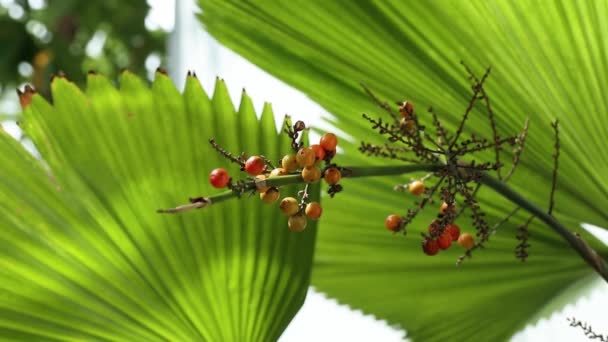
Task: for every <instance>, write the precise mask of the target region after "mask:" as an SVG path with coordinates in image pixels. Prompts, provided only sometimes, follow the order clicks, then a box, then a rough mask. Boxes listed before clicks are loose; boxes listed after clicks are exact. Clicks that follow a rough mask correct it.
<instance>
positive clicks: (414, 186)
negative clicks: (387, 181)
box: [408, 180, 425, 196]
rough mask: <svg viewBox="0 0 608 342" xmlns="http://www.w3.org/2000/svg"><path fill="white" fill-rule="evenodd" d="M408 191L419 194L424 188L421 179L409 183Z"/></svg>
mask: <svg viewBox="0 0 608 342" xmlns="http://www.w3.org/2000/svg"><path fill="white" fill-rule="evenodd" d="M408 189H409V191H410V193H412V194H414V195H416V196H418V195H421V194H422V193H423V192H424V190H425V188H424V183H422V182H421V181H418V180H417V181H413V182H411V183H410V185H409V187H408Z"/></svg>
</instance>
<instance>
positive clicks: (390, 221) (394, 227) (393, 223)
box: [384, 214, 401, 232]
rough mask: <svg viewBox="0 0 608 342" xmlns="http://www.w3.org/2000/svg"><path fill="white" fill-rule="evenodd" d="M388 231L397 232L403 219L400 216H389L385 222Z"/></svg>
mask: <svg viewBox="0 0 608 342" xmlns="http://www.w3.org/2000/svg"><path fill="white" fill-rule="evenodd" d="M384 226H385V227H386V229H388V230H390V231H393V232H397V231H399V229H400V228H401V217H400V216H399V215H394V214H393V215H388V216H387V217H386V220H385V221H384Z"/></svg>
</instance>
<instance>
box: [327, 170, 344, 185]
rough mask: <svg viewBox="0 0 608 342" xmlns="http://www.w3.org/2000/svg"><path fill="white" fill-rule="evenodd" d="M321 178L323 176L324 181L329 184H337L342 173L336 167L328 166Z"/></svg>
mask: <svg viewBox="0 0 608 342" xmlns="http://www.w3.org/2000/svg"><path fill="white" fill-rule="evenodd" d="M323 178H325V181H326V182H327V184H329V185H334V184H338V182H340V179H342V173H341V172H340V170H338V169H337V168H335V167H330V168H329V169H327V170H325V174H324V175H323Z"/></svg>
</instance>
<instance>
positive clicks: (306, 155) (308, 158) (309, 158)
mask: <svg viewBox="0 0 608 342" xmlns="http://www.w3.org/2000/svg"><path fill="white" fill-rule="evenodd" d="M296 161H297V162H298V165H300V166H301V167H307V166H312V165H314V164H315V151H313V150H312V149H311V148H308V147H302V148H301V149H300V150H299V151H298V153H297V154H296Z"/></svg>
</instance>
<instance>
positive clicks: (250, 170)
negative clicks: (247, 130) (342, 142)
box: [209, 121, 342, 232]
mask: <svg viewBox="0 0 608 342" xmlns="http://www.w3.org/2000/svg"><path fill="white" fill-rule="evenodd" d="M287 127H288V128H287V129H286V133H287V134H288V135H289V136H290V137H291V138H292V140H293V142H292V147H294V152H295V153H292V154H287V155H285V156H284V157H283V158H282V159H281V160H280V161H279V164H280V166H278V167H273V166H272V164H271V163H270V162H269V161H268V160H266V159H265V158H264V157H262V156H251V157H249V158H248V159H246V160H245V161H244V162H242V163H241V165H242V166H241V169H242V170H243V171H244V172H246V173H247V174H248V175H250V176H252V177H254V181H255V185H256V189H257V192H258V193H259V196H260V199H261V200H262V201H263V202H264V203H266V204H273V203H275V202H277V201H278V200H279V198H280V190H279V188H277V187H273V186H268V185H267V184H266V182H265V180H266V179H268V178H273V177H280V176H287V175H296V174H300V175H301V177H302V180H303V182H304V183H306V184H307V186H306V188H305V189H304V190H303V191H300V192H299V197H301V199H300V201H298V199H296V198H295V197H285V198H283V199H282V200H281V201H280V204H279V208H280V209H281V211H282V212H283V213H284V214H286V215H287V216H289V220H288V226H289V229H290V230H292V231H296V232H299V231H302V230H304V228H306V223H307V219H311V220H317V219H319V218H320V217H321V214H322V212H323V208H322V207H321V205H320V204H319V203H318V202H308V184H311V183H315V182H318V181H319V180H320V179H321V177H323V179H324V180H325V182H326V183H327V184H328V185H329V186H330V191H329V192H330V194H331V195H333V194H334V193H335V192H338V191H339V190H340V189H341V187H340V186H339V185H338V183H339V182H340V180H341V178H342V171H341V169H340V168H339V167H338V166H336V165H335V164H332V163H331V160H332V158H333V157H334V156H335V155H336V147H337V145H338V138H337V137H336V135H335V134H333V133H325V134H324V135H323V136H322V137H321V139H320V141H319V144H314V145H311V146H309V147H304V146H302V143H298V142H296V139H297V137H298V132H300V131H302V130H304V128H305V127H304V123H303V122H301V121H298V122H296V124H295V125H293V128H292V127H290V126H287ZM243 159H244V158H243ZM237 161H238V159H237ZM323 161H324V162H325V166H324V167H323V169H321V167H320V163H321V162H323ZM209 182H210V183H211V185H212V186H214V187H216V188H224V187H228V188H231V189H232V188H233V185H232V183H231V178H230V175H229V174H228V172H227V171H226V170H225V169H222V168H217V169H214V170H213V171H211V173H210V174H209ZM332 190H333V191H332Z"/></svg>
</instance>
